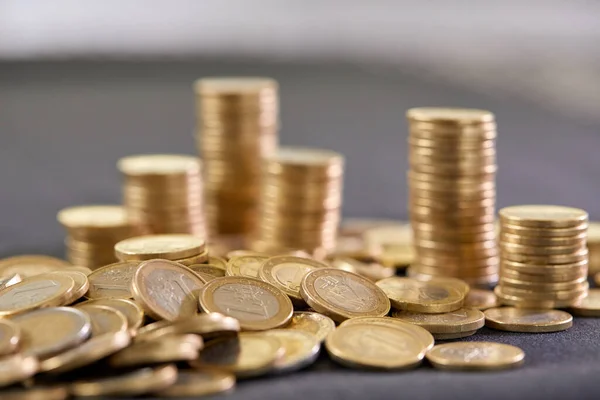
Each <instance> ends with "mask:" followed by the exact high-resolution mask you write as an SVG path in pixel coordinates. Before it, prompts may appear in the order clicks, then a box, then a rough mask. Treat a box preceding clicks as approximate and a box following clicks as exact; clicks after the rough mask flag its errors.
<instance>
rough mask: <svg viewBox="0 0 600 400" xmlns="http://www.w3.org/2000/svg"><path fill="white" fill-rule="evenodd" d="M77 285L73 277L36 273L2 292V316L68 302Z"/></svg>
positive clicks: (0, 314) (0, 308)
mask: <svg viewBox="0 0 600 400" xmlns="http://www.w3.org/2000/svg"><path fill="white" fill-rule="evenodd" d="M74 287H75V281H74V280H73V278H71V277H68V276H63V275H56V274H54V275H47V274H42V275H36V276H32V277H29V278H27V279H24V280H23V281H22V282H19V283H17V284H15V285H12V286H9V287H8V288H6V289H4V290H3V291H2V292H0V316H8V315H14V314H19V313H23V312H25V311H30V310H34V309H36V308H42V307H53V306H62V305H65V304H67V303H68V301H69V299H70V296H71V293H72V291H73V289H74Z"/></svg>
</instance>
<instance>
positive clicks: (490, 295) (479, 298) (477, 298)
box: [465, 289, 500, 310]
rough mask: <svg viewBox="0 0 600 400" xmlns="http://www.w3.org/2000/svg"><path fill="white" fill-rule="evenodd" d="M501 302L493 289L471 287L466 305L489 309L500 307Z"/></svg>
mask: <svg viewBox="0 0 600 400" xmlns="http://www.w3.org/2000/svg"><path fill="white" fill-rule="evenodd" d="M499 306H500V302H499V300H498V298H497V297H496V295H495V294H494V292H493V291H491V290H483V289H471V290H470V291H469V294H468V295H467V297H466V298H465V307H467V308H476V309H478V310H487V309H488V308H493V307H499Z"/></svg>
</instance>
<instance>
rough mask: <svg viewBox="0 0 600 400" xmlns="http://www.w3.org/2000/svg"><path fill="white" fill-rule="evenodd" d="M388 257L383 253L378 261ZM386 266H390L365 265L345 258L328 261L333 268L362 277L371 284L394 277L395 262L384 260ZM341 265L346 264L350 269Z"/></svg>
mask: <svg viewBox="0 0 600 400" xmlns="http://www.w3.org/2000/svg"><path fill="white" fill-rule="evenodd" d="M387 256H389V254H386V253H383V254H381V256H380V259H381V260H382V261H383V259H384V257H387ZM386 262H387V265H392V266H391V267H385V266H383V265H381V264H377V263H373V262H372V263H366V262H362V261H358V260H354V259H352V258H345V257H337V258H334V259H333V260H331V261H330V264H331V266H332V267H334V268H338V269H343V270H346V271H348V270H350V272H354V273H355V274H358V275H361V276H364V277H365V278H368V279H369V280H371V281H373V282H377V281H379V280H381V279H385V278H389V277H391V276H394V275H396V268H394V266H395V265H396V264H395V262H391V260H390V259H386ZM341 264H348V265H350V267H351V268H345V267H343V266H341Z"/></svg>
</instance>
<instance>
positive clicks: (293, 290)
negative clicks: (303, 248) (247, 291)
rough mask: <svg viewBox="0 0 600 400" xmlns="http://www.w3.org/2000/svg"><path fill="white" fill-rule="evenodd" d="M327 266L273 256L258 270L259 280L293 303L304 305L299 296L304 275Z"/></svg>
mask: <svg viewBox="0 0 600 400" xmlns="http://www.w3.org/2000/svg"><path fill="white" fill-rule="evenodd" d="M319 268H327V265H325V264H323V263H321V262H319V261H316V260H311V259H309V258H302V257H293V256H275V257H271V258H268V259H267V260H266V261H265V262H263V263H262V265H261V266H260V268H259V271H258V274H259V276H260V279H262V280H263V281H265V282H269V283H270V284H272V285H274V286H276V287H277V288H279V289H280V290H281V291H283V292H284V293H285V294H287V295H288V296H289V297H290V299H291V300H292V302H293V303H295V304H298V303H299V304H306V303H304V299H302V296H301V295H300V285H301V283H302V278H304V275H306V274H307V273H309V272H310V271H313V270H315V269H319Z"/></svg>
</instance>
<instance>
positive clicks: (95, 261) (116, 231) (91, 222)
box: [57, 205, 140, 269]
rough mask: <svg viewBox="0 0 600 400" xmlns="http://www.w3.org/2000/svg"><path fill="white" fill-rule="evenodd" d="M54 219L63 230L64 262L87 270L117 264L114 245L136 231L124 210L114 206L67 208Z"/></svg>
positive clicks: (136, 232) (136, 233)
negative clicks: (65, 256) (64, 234)
mask: <svg viewBox="0 0 600 400" xmlns="http://www.w3.org/2000/svg"><path fill="white" fill-rule="evenodd" d="M57 219H58V221H59V222H60V223H61V224H62V226H63V227H64V228H65V229H66V231H67V237H66V239H65V245H66V250H67V251H66V252H67V254H66V255H67V259H68V260H69V262H71V263H72V264H74V265H79V266H82V267H87V268H90V269H95V268H97V267H100V266H103V265H106V264H110V263H113V262H115V261H117V259H116V257H115V254H114V246H115V243H117V242H119V241H121V240H123V239H126V238H129V237H131V236H136V235H138V234H139V232H140V231H139V228H138V227H137V226H136V225H135V224H133V223H132V222H131V220H130V219H129V218H128V217H127V212H126V210H125V208H124V207H122V206H117V205H90V206H77V207H69V208H65V209H63V210H61V211H59V213H58V215H57Z"/></svg>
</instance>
